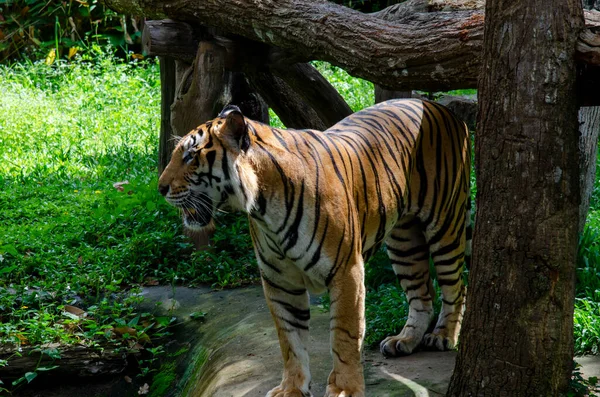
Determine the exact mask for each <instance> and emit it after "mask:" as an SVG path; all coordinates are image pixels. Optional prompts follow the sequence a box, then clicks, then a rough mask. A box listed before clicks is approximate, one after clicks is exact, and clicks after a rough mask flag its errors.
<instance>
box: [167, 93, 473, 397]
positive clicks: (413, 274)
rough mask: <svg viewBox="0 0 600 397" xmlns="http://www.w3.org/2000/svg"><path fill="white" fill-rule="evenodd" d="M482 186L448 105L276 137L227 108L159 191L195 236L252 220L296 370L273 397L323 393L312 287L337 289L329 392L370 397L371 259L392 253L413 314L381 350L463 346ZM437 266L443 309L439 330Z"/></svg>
mask: <svg viewBox="0 0 600 397" xmlns="http://www.w3.org/2000/svg"><path fill="white" fill-rule="evenodd" d="M469 180H470V143H469V135H468V130H467V128H466V126H465V125H464V123H462V122H461V121H459V120H458V119H456V117H455V116H453V115H452V114H451V113H450V112H449V111H448V110H447V109H446V108H444V107H442V106H440V105H438V104H436V103H432V102H426V101H420V100H415V99H409V100H392V101H388V102H384V103H381V104H378V105H375V106H372V107H370V108H368V109H365V110H363V111H360V112H358V113H355V114H353V115H351V116H349V117H347V118H346V119H344V120H342V121H340V122H339V123H338V124H336V125H334V126H333V127H331V128H330V129H328V130H327V131H325V132H319V131H311V130H282V129H276V128H271V127H269V126H267V125H263V124H260V123H258V122H254V121H251V120H249V119H246V118H244V117H243V115H242V114H241V113H240V111H239V109H237V108H235V107H228V108H226V109H224V111H223V112H222V114H221V115H220V117H218V118H216V119H214V120H212V121H209V122H207V123H206V124H204V125H201V126H200V127H198V128H197V129H195V130H193V131H192V132H190V133H189V134H188V135H187V136H186V137H184V138H183V139H182V140H181V142H180V143H179V144H178V146H177V147H176V149H175V151H174V152H173V157H172V159H171V162H170V163H169V165H168V167H167V168H166V169H165V171H164V173H163V175H162V176H161V178H160V181H159V190H160V191H161V193H162V194H163V195H165V197H166V198H167V200H168V201H169V202H170V203H171V204H173V205H175V206H177V207H179V208H182V209H183V213H184V221H185V224H186V225H187V227H189V228H191V229H203V228H205V227H210V225H211V223H212V221H211V220H212V217H213V213H214V212H215V210H217V209H218V208H224V207H233V208H237V209H241V210H243V211H245V212H247V213H248V215H249V219H250V234H251V236H252V240H253V242H254V248H255V252H256V257H257V260H258V264H259V266H260V270H261V275H262V280H263V287H264V292H265V297H266V299H267V303H268V306H269V309H270V311H271V314H272V316H273V319H274V321H275V326H276V328H277V333H278V336H279V343H280V347H281V352H282V355H283V361H284V371H283V379H282V382H281V384H280V385H279V386H277V387H275V388H274V389H273V390H271V391H270V392H269V393H268V394H267V396H268V397H283V396H309V395H311V394H310V391H309V387H310V379H311V377H310V371H309V358H308V353H307V350H306V343H307V340H308V330H309V318H310V310H309V299H308V291H311V292H317V293H318V292H322V291H324V290H328V291H329V293H330V298H331V320H330V328H331V352H332V356H333V370H332V372H331V374H330V376H329V380H328V386H327V396H330V397H334V396H353V397H362V396H364V395H365V387H364V379H363V369H362V364H361V349H362V341H363V338H364V334H365V317H364V305H365V303H364V302H365V287H364V262H365V261H366V260H367V259H368V257H369V256H370V255H371V254H372V253H374V252H375V251H376V250H377V249H378V248H379V247H380V246H381V245H382V244H384V243H385V244H386V246H387V252H388V254H389V257H390V259H391V262H392V266H393V268H394V271H395V272H396V274H397V276H398V280H399V281H400V284H401V286H402V288H403V289H404V291H405V292H406V294H407V299H408V301H409V306H410V310H409V317H408V321H407V323H406V325H405V327H404V329H403V330H402V332H401V333H400V334H399V335H392V336H390V337H388V338H386V339H385V340H383V341H382V342H381V351H382V353H383V354H385V355H386V356H398V355H403V354H410V353H411V352H413V351H414V350H415V349H416V348H417V347H418V346H419V345H420V344H424V345H426V346H429V347H432V348H435V349H439V350H446V349H452V348H454V346H455V345H456V342H457V338H458V333H459V330H460V323H461V320H462V314H463V307H464V299H465V289H464V286H463V282H462V268H463V263H465V260H466V259H467V258H468V255H469V254H470V234H469V233H470V211H469V208H470V207H469V203H470V197H469ZM430 258H431V259H432V260H433V262H434V264H435V268H436V273H437V280H438V284H439V285H440V287H441V292H442V302H443V305H442V311H441V313H440V315H439V317H438V320H437V324H436V326H435V328H434V329H433V331H432V332H431V333H426V330H427V328H428V326H429V324H430V322H431V320H432V319H433V302H432V301H433V299H434V290H433V287H432V281H431V275H430V273H429V259H430Z"/></svg>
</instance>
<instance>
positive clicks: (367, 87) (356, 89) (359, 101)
mask: <svg viewBox="0 0 600 397" xmlns="http://www.w3.org/2000/svg"><path fill="white" fill-rule="evenodd" d="M312 64H313V66H314V67H315V68H316V69H317V70H318V71H319V72H320V73H321V74H322V75H323V76H324V77H325V78H326V79H327V80H328V81H329V82H330V83H331V85H332V86H333V87H334V88H335V89H336V90H337V91H338V92H339V93H340V95H341V96H342V97H343V98H344V99H345V100H346V102H347V103H348V105H349V106H350V108H352V110H353V111H355V112H357V111H359V110H361V109H364V108H366V107H369V106H371V105H373V104H374V103H375V90H374V88H373V83H371V82H369V81H366V80H362V79H359V78H354V77H352V76H350V75H349V74H348V73H347V72H346V71H345V70H344V69H341V68H338V67H337V66H333V65H331V64H329V63H327V62H323V61H315V62H313V63H312Z"/></svg>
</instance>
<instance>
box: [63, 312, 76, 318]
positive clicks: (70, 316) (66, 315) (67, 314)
mask: <svg viewBox="0 0 600 397" xmlns="http://www.w3.org/2000/svg"><path fill="white" fill-rule="evenodd" d="M62 314H63V316H65V317H69V318H70V319H71V320H79V316H77V315H75V314H73V313H69V312H62Z"/></svg>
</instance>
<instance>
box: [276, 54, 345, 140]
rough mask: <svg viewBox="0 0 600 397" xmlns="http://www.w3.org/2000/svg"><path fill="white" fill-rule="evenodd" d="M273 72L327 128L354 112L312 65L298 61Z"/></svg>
mask: <svg viewBox="0 0 600 397" xmlns="http://www.w3.org/2000/svg"><path fill="white" fill-rule="evenodd" d="M273 74H275V75H276V76H278V77H280V78H281V79H282V80H283V81H285V83H286V84H287V85H288V86H289V87H290V88H291V89H292V90H294V91H295V92H296V93H298V95H299V96H300V97H301V98H302V99H303V100H304V103H306V104H307V105H309V106H310V107H311V108H312V109H313V110H314V111H315V113H317V116H319V118H320V119H321V121H322V122H323V124H324V125H325V129H327V128H329V127H331V126H332V125H334V124H335V123H337V122H338V121H340V120H341V119H343V118H344V117H347V116H349V115H351V114H352V109H350V106H348V104H347V103H346V101H345V100H344V98H342V96H341V95H340V94H339V93H338V92H337V91H336V89H335V88H333V86H332V85H331V84H329V82H328V81H327V79H325V77H323V76H322V75H321V73H319V71H318V70H317V69H315V68H314V67H313V66H312V65H310V64H308V63H297V64H294V65H289V66H287V67H282V68H276V69H273ZM273 105H275V104H272V105H271V107H273ZM275 106H276V105H275ZM286 125H287V124H286ZM302 128H309V127H307V126H304V127H302Z"/></svg>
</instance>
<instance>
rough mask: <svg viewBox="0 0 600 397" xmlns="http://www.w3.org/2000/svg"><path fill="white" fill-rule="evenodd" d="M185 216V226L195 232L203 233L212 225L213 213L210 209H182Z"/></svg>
mask: <svg viewBox="0 0 600 397" xmlns="http://www.w3.org/2000/svg"><path fill="white" fill-rule="evenodd" d="M181 211H182V214H183V225H184V226H185V227H186V228H188V229H190V230H194V231H202V230H204V229H206V228H208V227H210V226H211V224H212V211H209V210H208V209H201V210H199V209H196V208H193V207H184V208H181Z"/></svg>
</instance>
